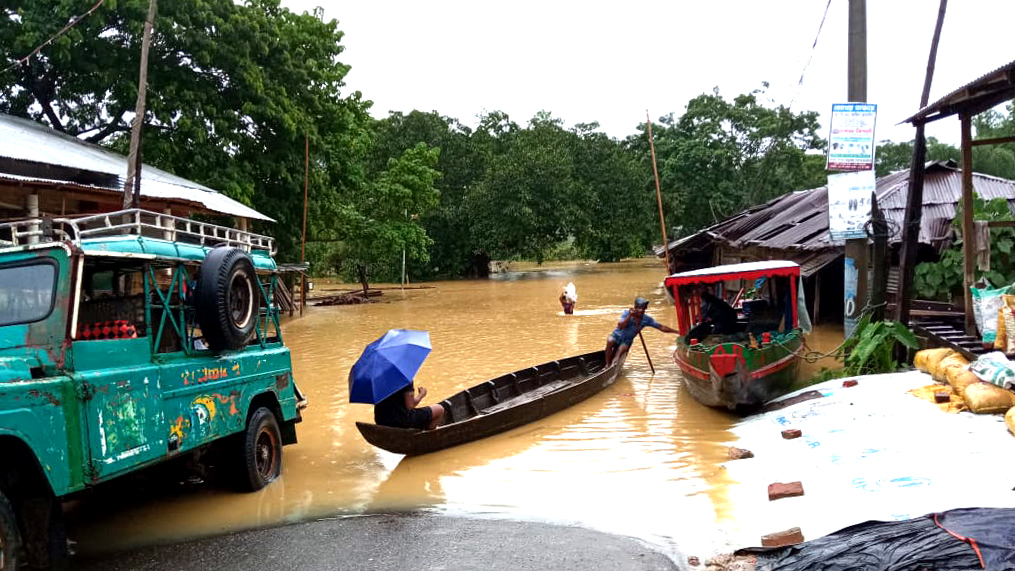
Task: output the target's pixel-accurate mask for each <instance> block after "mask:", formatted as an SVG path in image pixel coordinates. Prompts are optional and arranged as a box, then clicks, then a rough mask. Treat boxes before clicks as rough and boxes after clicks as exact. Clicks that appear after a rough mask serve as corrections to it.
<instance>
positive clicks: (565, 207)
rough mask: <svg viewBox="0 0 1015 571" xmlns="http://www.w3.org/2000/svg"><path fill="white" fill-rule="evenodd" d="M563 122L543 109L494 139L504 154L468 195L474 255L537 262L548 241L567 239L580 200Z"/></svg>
mask: <svg viewBox="0 0 1015 571" xmlns="http://www.w3.org/2000/svg"><path fill="white" fill-rule="evenodd" d="M562 123H563V122H562V121H561V120H560V119H556V118H554V117H553V116H551V115H550V114H549V113H547V112H545V111H543V112H540V113H537V114H536V116H535V117H533V118H532V120H531V121H530V122H529V125H528V127H527V128H526V129H521V130H517V131H510V132H509V133H505V132H500V133H499V135H500V136H499V137H496V139H495V141H496V142H498V143H502V144H503V145H504V152H503V153H501V154H494V155H493V156H491V157H490V162H489V166H488V168H487V171H486V174H485V176H484V177H483V180H482V181H481V182H480V184H479V185H478V186H477V187H476V189H475V192H473V193H471V194H470V195H469V197H468V200H469V202H468V206H469V208H470V209H471V210H472V211H473V212H474V213H475V217H474V218H473V219H472V226H471V231H472V235H473V236H474V237H475V240H476V244H477V245H478V252H479V253H482V254H486V255H488V256H490V257H491V258H501V259H504V258H510V257H515V256H521V257H525V258H529V259H535V260H536V261H537V262H540V263H541V262H542V261H543V259H544V257H545V255H546V253H547V251H548V250H549V249H550V248H551V247H552V246H553V245H555V244H557V243H558V242H561V241H563V240H565V239H567V238H568V236H569V234H570V229H571V224H572V223H573V220H574V217H575V212H576V211H577V210H578V209H579V208H580V207H581V203H580V202H579V201H578V199H577V198H578V197H577V193H576V188H575V183H574V172H573V169H574V163H573V157H572V151H573V146H572V145H571V144H570V140H569V139H570V136H569V133H568V132H567V131H565V130H564V129H563V127H562ZM498 124H499V123H498ZM481 128H482V126H481ZM484 131H486V132H487V133H490V132H491V131H487V130H486V129H484Z"/></svg>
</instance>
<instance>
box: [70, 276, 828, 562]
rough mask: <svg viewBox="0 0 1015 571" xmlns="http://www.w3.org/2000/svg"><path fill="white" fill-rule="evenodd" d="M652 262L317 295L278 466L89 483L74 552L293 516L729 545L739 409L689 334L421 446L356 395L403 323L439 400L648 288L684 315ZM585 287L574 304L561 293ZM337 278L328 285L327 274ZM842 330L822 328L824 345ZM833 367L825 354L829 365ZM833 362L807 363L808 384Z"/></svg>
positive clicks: (608, 314)
mask: <svg viewBox="0 0 1015 571" xmlns="http://www.w3.org/2000/svg"><path fill="white" fill-rule="evenodd" d="M662 277H663V272H662V267H661V266H660V264H659V263H658V262H657V261H655V260H651V259H648V260H633V261H627V262H623V263H619V264H585V263H566V264H557V265H555V266H552V267H549V266H542V267H538V266H534V265H531V264H529V265H524V264H513V265H512V271H510V272H507V273H505V274H501V275H498V277H497V278H495V279H489V280H481V281H452V282H439V283H434V284H429V285H433V286H435V287H434V288H432V289H421V290H406V291H404V292H401V291H397V290H395V291H390V290H389V291H385V293H384V296H383V300H384V302H382V303H376V304H366V305H354V306H340V307H310V308H308V312H307V314H306V315H305V316H304V317H303V318H301V319H294V320H291V321H288V322H287V323H286V324H285V326H284V335H285V339H286V342H287V344H288V345H289V346H290V347H291V350H292V355H293V367H294V371H295V375H296V379H297V382H298V383H299V386H300V389H301V390H302V391H303V392H304V393H306V395H307V396H308V398H309V400H310V408H309V409H307V410H306V411H305V413H304V421H303V423H302V424H300V425H299V426H298V434H299V440H300V442H299V444H296V445H294V446H289V447H286V448H285V451H284V471H283V475H282V478H281V479H280V480H279V481H277V482H276V483H274V484H272V485H270V486H268V487H267V488H266V489H264V490H262V491H260V492H258V493H254V494H235V493H232V492H229V491H227V490H224V489H220V488H219V487H216V486H210V485H204V484H200V483H197V484H186V483H179V484H173V485H164V484H152V485H151V486H149V487H143V486H142V487H141V488H137V487H130V488H125V489H124V491H123V492H122V493H119V492H118V491H114V492H110V488H112V489H114V490H115V489H116V484H115V483H114V484H112V486H107V488H106V489H105V490H104V491H103V492H102V493H98V494H90V495H85V496H84V497H83V498H81V499H80V500H78V501H76V502H74V503H73V504H71V505H70V508H69V510H68V517H69V522H70V535H71V537H72V539H73V540H74V541H75V542H76V543H75V551H76V552H78V553H81V554H84V555H95V554H100V553H106V552H110V551H118V550H123V549H129V548H133V547H139V546H143V545H149V544H154V543H169V542H175V541H181V540H185V539H191V538H196V537H205V536H211V535H217V534H222V533H227V532H231V531H237V530H242V529H250V528H258V527H265V526H271V525H277V524H280V523H286V522H294V521H302V520H308V519H315V518H322V517H332V516H351V515H358V514H364V513H376V512H391V511H401V510H425V511H430V512H435V513H449V514H455V515H470V516H475V517H493V518H508V519H520V520H532V521H541V522H551V523H562V524H569V525H581V526H586V527H591V528H594V529H599V530H603V531H607V532H614V533H620V534H623V535H628V536H634V537H638V538H641V539H643V540H646V541H649V542H650V543H653V544H656V545H658V546H660V547H661V548H663V549H664V550H667V551H670V552H671V553H674V554H675V553H677V552H678V551H683V552H685V553H686V552H690V551H698V552H707V551H710V550H714V549H721V548H722V547H723V545H724V541H725V539H724V538H725V537H726V532H725V530H727V529H729V528H730V527H731V526H732V527H735V523H734V522H733V519H734V509H733V507H734V506H732V505H731V504H730V500H729V494H728V493H727V492H728V489H729V486H730V484H731V482H730V481H729V479H728V478H727V477H726V476H725V473H724V470H723V469H722V468H721V466H720V463H721V462H723V461H725V460H726V459H727V448H726V447H727V445H728V444H729V443H730V442H732V441H734V440H735V437H734V436H733V435H732V434H731V433H730V432H729V428H730V426H731V424H732V423H733V421H734V420H735V418H734V417H733V416H732V415H729V414H727V413H725V412H722V411H717V410H714V409H709V408H705V407H703V406H701V405H699V404H698V403H697V402H695V401H694V400H693V399H692V398H691V397H690V395H689V394H688V393H687V391H686V390H685V389H683V387H682V386H681V380H680V375H679V371H678V370H677V368H676V367H675V365H674V364H673V361H672V357H671V355H672V352H673V350H674V348H675V337H674V336H673V335H666V334H663V333H660V332H659V331H656V330H654V329H647V330H646V331H645V335H644V338H645V341H646V342H647V343H648V348H649V351H650V354H651V357H652V360H653V363H654V365H655V368H656V373H655V375H653V374H652V373H651V371H650V369H649V365H648V362H647V361H646V358H645V355H644V352H643V351H642V349H641V347H640V344H638V343H636V344H635V346H634V347H633V350H632V355H631V357H630V358H629V359H628V360H627V363H626V365H625V367H624V373H623V375H622V376H621V378H620V379H619V380H618V381H617V383H616V384H615V385H613V386H611V387H609V388H607V389H606V390H604V391H603V392H602V393H600V394H598V395H596V396H594V397H593V398H591V399H589V400H587V401H585V402H583V403H580V404H578V405H576V406H574V407H572V408H570V409H567V410H565V411H562V412H560V413H558V414H555V415H553V416H550V417H548V418H546V419H543V420H541V421H538V422H536V423H533V424H530V425H527V426H523V427H520V428H517V429H515V430H512V431H509V432H506V433H504V434H500V435H497V436H494V437H491V438H487V439H484V440H480V441H477V442H473V443H469V444H466V445H463V446H459V447H456V448H451V449H447V450H443V451H440V452H436V453H433V454H429V455H425V456H421V457H414V458H409V457H402V456H400V455H396V454H390V453H388V452H385V451H382V450H379V449H377V448H374V447H372V446H370V445H369V444H367V443H366V442H365V441H364V440H363V439H362V437H361V436H360V434H359V432H358V431H357V430H356V427H355V424H354V423H355V422H356V421H358V420H362V421H372V409H371V407H370V406H367V405H360V404H349V402H348V386H347V380H346V379H347V377H346V376H347V374H348V371H349V369H350V367H351V366H352V364H353V363H354V362H355V360H356V358H357V357H358V356H359V354H360V352H361V351H362V349H363V347H364V346H365V345H366V344H367V343H369V342H371V341H373V340H374V339H376V338H377V337H379V336H381V335H382V334H383V333H384V332H385V331H387V330H388V329H391V328H407V329H423V330H427V331H430V334H431V340H432V343H433V348H434V349H433V352H432V353H431V354H430V357H429V358H428V359H427V361H426V363H425V364H424V365H423V368H422V369H421V370H420V373H419V375H418V377H417V384H418V385H422V386H426V387H427V389H428V390H429V396H428V397H427V399H426V400H425V401H424V403H425V404H432V403H435V402H437V401H438V400H440V399H442V398H444V397H446V396H448V395H450V394H453V393H455V392H458V391H460V390H462V389H464V388H467V387H469V386H472V385H474V384H477V383H479V382H481V381H483V380H486V379H488V378H492V377H494V376H497V375H500V374H502V373H505V372H510V371H513V370H516V369H520V368H523V367H526V366H529V365H534V364H537V363H541V362H545V361H550V360H553V359H558V358H561V357H564V356H568V355H574V354H577V353H582V352H587V351H594V350H597V349H601V348H602V347H603V345H604V343H605V339H606V336H607V334H609V332H610V331H611V330H612V328H613V326H614V324H615V323H616V320H617V318H618V316H619V314H620V312H621V311H622V310H623V309H624V308H626V307H629V306H630V304H631V302H632V300H633V298H634V297H635V296H636V295H641V296H644V297H646V298H648V299H650V300H651V305H650V309H649V314H650V315H652V316H653V317H655V318H656V319H658V320H660V321H661V322H663V323H665V324H668V325H671V326H674V327H675V312H674V310H673V307H672V306H671V305H669V304H668V303H667V301H666V298H665V295H664V293H663V291H662V288H661V280H662ZM569 281H573V282H574V283H575V285H576V286H577V292H578V305H577V311H576V312H575V314H574V315H570V316H565V315H564V314H563V313H562V311H561V307H560V304H559V303H558V301H557V298H558V296H559V295H560V292H561V289H562V288H563V286H564V285H565V284H566V283H567V282H569ZM322 285H323V284H322ZM839 340H841V329H838V330H837V329H835V328H827V329H825V328H819V329H818V330H817V331H815V332H814V334H812V336H811V338H810V339H809V341H810V345H811V346H812V347H813V348H817V349H830V348H831V347H834V346H835V345H836V344H837V343H838V341H839ZM826 364H829V363H826ZM819 366H820V365H807V366H805V367H804V372H802V374H801V378H802V379H805V378H809V377H810V374H811V373H813V372H816V371H817V370H818V368H819Z"/></svg>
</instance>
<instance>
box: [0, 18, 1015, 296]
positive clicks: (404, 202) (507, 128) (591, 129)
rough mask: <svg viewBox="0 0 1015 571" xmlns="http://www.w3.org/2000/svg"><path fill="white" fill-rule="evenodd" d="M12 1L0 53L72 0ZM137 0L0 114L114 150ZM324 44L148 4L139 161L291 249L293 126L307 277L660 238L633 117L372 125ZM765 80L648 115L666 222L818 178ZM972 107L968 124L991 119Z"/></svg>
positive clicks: (79, 39) (493, 115)
mask: <svg viewBox="0 0 1015 571" xmlns="http://www.w3.org/2000/svg"><path fill="white" fill-rule="evenodd" d="M16 4H17V6H18V7H17V8H7V9H6V10H5V12H4V17H0V45H3V46H4V50H3V51H4V58H5V59H4V61H7V62H9V61H12V58H14V57H19V56H20V55H23V54H25V53H28V52H29V51H30V50H31V49H33V48H34V47H35V46H36V45H38V44H40V43H41V42H42V41H44V40H45V39H46V38H48V37H50V36H51V35H52V34H53V33H54V32H56V31H57V30H59V29H60V28H61V27H63V26H64V25H65V24H66V22H67V18H68V16H69V15H72V14H79V13H81V11H82V4H81V2H80V1H79V0H33V1H32V2H20V3H16ZM147 7H148V1H147V0H107V1H106V2H105V3H104V4H103V5H102V6H101V7H100V8H99V9H98V10H97V11H96V12H95V13H94V14H92V15H91V16H89V17H88V18H86V19H84V20H82V21H81V22H80V23H78V24H77V25H76V26H74V27H73V28H72V29H71V30H70V32H68V33H67V34H66V35H65V36H62V37H61V38H60V39H59V40H57V41H56V42H54V43H53V44H51V45H50V46H47V47H46V48H45V49H43V50H42V52H41V53H40V54H39V55H38V56H36V57H33V58H32V60H31V62H30V63H29V64H27V65H23V66H19V67H18V68H16V69H15V70H13V71H11V72H8V73H6V74H3V75H2V76H0V112H5V113H11V114H14V115H18V116H24V117H29V118H31V119H34V120H37V121H40V122H44V123H47V124H49V125H51V126H52V127H54V128H56V129H58V130H61V131H64V132H66V133H68V134H70V135H73V136H76V137H80V138H82V139H86V140H89V141H92V142H97V143H99V144H102V145H105V146H107V147H110V148H113V149H115V150H118V151H121V152H124V151H126V146H127V144H128V131H129V125H128V123H127V120H128V119H129V118H130V117H131V115H132V114H133V110H134V104H135V99H136V96H137V71H138V68H139V53H140V49H139V48H140V41H141V40H140V38H141V31H142V28H143V22H144V18H145V14H146V12H147ZM12 14H16V16H17V17H12ZM342 40H343V33H342V32H341V31H340V30H339V29H338V23H337V21H336V20H331V21H324V20H323V19H322V18H321V17H320V12H315V13H314V14H296V13H293V12H291V11H289V10H288V9H286V8H284V7H282V6H281V3H280V0H244V1H242V2H236V1H234V0H175V1H173V2H163V3H161V4H160V6H159V13H158V17H157V21H156V26H155V35H154V41H153V43H152V48H151V57H150V63H149V78H148V83H149V90H148V101H147V113H146V116H145V125H146V127H145V130H144V139H143V147H142V154H143V157H144V159H145V161H146V162H147V163H149V164H152V165H154V166H157V167H159V168H162V169H165V170H167V171H170V172H172V173H174V174H177V175H179V176H182V177H185V178H188V179H191V180H194V181H196V182H199V183H202V184H204V185H207V186H209V187H211V188H214V189H217V190H220V191H222V192H224V193H226V194H228V195H229V196H231V197H233V198H235V199H237V200H239V201H241V202H244V203H246V204H248V205H250V206H253V207H254V208H256V209H258V210H259V211H261V212H264V213H266V214H268V215H270V216H272V217H273V218H275V220H276V223H275V224H274V225H270V226H269V225H259V226H260V227H255V228H254V230H255V231H263V232H265V233H270V234H272V235H274V236H276V238H277V239H278V243H279V250H280V254H279V258H280V259H282V260H284V261H290V260H296V259H299V258H300V240H299V239H300V233H301V228H302V223H303V204H302V200H300V199H301V198H302V196H301V195H302V189H303V187H304V180H303V178H304V148H305V144H306V143H305V141H306V139H309V148H310V154H311V159H310V160H311V162H310V183H309V189H310V190H309V213H308V228H307V234H308V247H307V259H308V260H309V261H311V263H312V268H313V271H314V272H315V273H323V272H331V271H334V272H338V273H340V274H343V275H346V276H354V277H356V279H359V280H360V281H361V282H364V283H365V282H366V281H367V279H368V278H369V279H391V280H397V278H398V274H399V273H400V269H401V258H402V251H403V249H404V251H405V252H406V258H407V265H408V270H409V273H410V275H411V276H412V277H413V279H414V280H418V279H428V278H436V277H456V276H484V275H485V274H486V272H487V265H488V263H489V261H490V260H491V259H492V258H504V259H517V258H528V259H534V260H537V261H541V260H544V259H548V258H557V257H560V256H573V257H580V258H585V259H597V260H601V261H616V260H619V259H621V258H624V257H628V256H634V255H641V254H643V253H644V252H646V251H647V250H648V248H649V247H650V246H651V245H652V244H653V243H659V241H660V237H659V234H658V228H659V220H658V218H657V216H658V211H657V209H656V198H655V188H654V184H653V178H652V166H651V163H650V158H649V148H648V140H647V137H646V136H645V133H644V132H643V133H642V134H641V135H639V136H635V137H631V138H629V139H627V140H625V141H619V140H616V139H614V138H611V137H609V136H607V135H605V134H603V133H602V132H599V131H598V125H597V124H596V123H580V124H577V125H575V126H573V127H572V128H570V129H567V128H565V127H564V122H563V121H562V120H561V119H559V118H556V117H553V116H552V115H551V114H550V113H548V112H540V113H537V114H536V115H535V116H534V117H533V118H532V119H531V120H530V121H529V122H528V123H527V124H525V125H524V126H522V125H519V124H517V123H515V122H514V121H512V120H511V118H510V117H509V116H508V115H507V114H505V113H503V112H500V111H493V112H490V113H486V114H485V115H483V116H482V117H480V120H479V124H478V126H477V127H476V128H475V129H470V128H469V127H466V126H463V125H462V124H461V123H459V121H458V120H457V119H454V118H450V117H446V116H442V115H440V114H439V113H438V112H436V111H431V112H428V113H426V112H420V111H412V112H409V113H407V114H403V113H391V114H390V115H389V116H388V117H387V118H386V119H383V120H380V121H375V120H373V119H371V118H370V116H369V115H368V114H367V111H368V109H369V107H370V103H369V102H368V101H364V100H363V99H362V96H361V95H360V94H359V93H358V92H354V93H343V91H342V89H343V86H344V84H343V82H344V80H345V76H346V74H347V73H348V71H349V67H348V66H346V65H344V64H342V63H341V62H340V59H339V58H340V57H341V56H342V52H343V50H344V47H343V45H342ZM763 93H764V92H763V91H762V90H758V91H755V92H754V93H751V94H746V95H740V96H738V97H736V98H734V99H733V100H732V101H727V100H726V99H724V98H723V97H721V96H720V95H719V94H718V92H717V91H716V92H713V93H712V94H705V95H701V96H699V97H696V98H694V99H693V100H692V101H690V102H689V103H688V105H687V110H686V112H685V113H684V115H683V116H681V117H680V118H679V119H677V118H674V116H673V115H669V116H667V117H664V118H663V119H662V122H661V124H660V125H658V126H655V125H654V126H653V128H654V129H655V130H656V133H655V134H656V137H657V139H656V147H657V152H658V160H659V171H660V176H661V178H662V181H661V183H662V191H663V197H664V210H665V213H666V219H667V221H668V222H669V223H670V225H671V226H677V227H679V228H680V229H681V231H682V232H690V231H693V230H696V229H698V228H701V227H702V226H705V225H707V224H710V223H712V222H714V221H715V220H717V219H721V218H723V217H725V216H728V215H731V214H733V213H735V212H737V211H739V210H741V209H743V208H745V207H748V206H751V205H754V204H758V203H760V202H764V201H767V200H770V199H772V198H774V197H776V196H778V195H780V194H782V193H784V192H787V191H790V190H797V189H803V188H813V187H817V186H821V185H822V184H824V177H825V173H824V158H823V156H822V155H821V154H820V153H819V152H818V151H820V150H821V149H823V147H824V142H823V141H822V140H821V139H820V137H818V135H817V130H818V125H817V114H816V113H811V112H806V113H793V112H792V111H790V110H789V109H786V108H785V107H781V106H774V105H773V104H771V102H764V103H763V102H761V101H760V100H759V97H761V96H762V95H763ZM988 119H989V120H985V122H984V127H983V128H984V129H988V128H990V129H1005V128H1007V125H1008V123H1007V121H1008V120H1007V119H1004V118H999V117H994V116H989V117H988ZM645 127H646V126H644V125H643V126H642V129H644V128H645ZM305 138H306V139H305ZM406 213H408V214H409V215H410V216H409V218H406ZM413 214H415V215H417V217H415V218H414V217H412V216H411V215H413ZM671 237H672V238H675V237H676V236H671Z"/></svg>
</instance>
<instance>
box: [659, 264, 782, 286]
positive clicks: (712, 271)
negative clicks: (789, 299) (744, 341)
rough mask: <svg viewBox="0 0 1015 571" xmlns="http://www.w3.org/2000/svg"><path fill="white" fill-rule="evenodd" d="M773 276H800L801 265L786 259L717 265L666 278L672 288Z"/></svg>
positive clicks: (667, 284) (667, 283)
mask: <svg viewBox="0 0 1015 571" xmlns="http://www.w3.org/2000/svg"><path fill="white" fill-rule="evenodd" d="M772 276H790V277H799V276H800V266H799V265H798V264H797V263H796V262H788V261H784V260H770V261H765V262H746V263H743V264H728V265H725V266H715V267H712V268H703V269H700V270H691V271H689V272H680V273H679V274H673V275H672V276H669V277H667V278H666V287H667V288H670V287H673V286H681V285H686V284H707V283H715V282H723V281H728V280H752V279H758V278H764V277H772Z"/></svg>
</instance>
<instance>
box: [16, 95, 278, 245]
mask: <svg viewBox="0 0 1015 571" xmlns="http://www.w3.org/2000/svg"><path fill="white" fill-rule="evenodd" d="M126 173H127V157H125V156H123V155H119V154H117V153H114V152H112V151H110V150H108V149H105V148H103V147H100V146H98V145H94V144H91V143H87V142H85V141H82V140H80V139H78V138H76V137H72V136H70V135H67V134H64V133H60V132H59V131H56V130H54V129H50V128H49V127H46V126H45V125H42V124H40V123H36V122H35V121H31V120H28V119H22V118H20V117H14V116H11V115H4V114H0V217H3V218H5V219H10V218H23V217H25V216H37V215H43V216H74V215H79V214H100V213H107V212H113V211H117V210H120V209H121V208H122V204H123V184H124V177H125V176H126ZM141 199H142V201H143V204H144V207H145V208H146V209H148V210H160V211H162V212H164V213H166V214H170V213H171V214H173V215H176V216H183V217H187V216H190V215H192V214H211V215H218V216H223V215H225V216H231V217H234V218H235V219H236V224H237V226H238V227H239V229H240V230H246V227H247V221H248V220H264V221H269V222H273V221H274V220H272V219H271V218H270V217H268V216H265V215H264V214H261V213H260V212H258V211H256V210H254V209H253V208H250V207H248V206H246V205H244V204H241V203H239V202H237V201H235V200H233V199H232V198H229V197H228V196H226V195H224V194H221V193H219V192H216V191H215V190H212V189H210V188H208V187H206V186H202V185H200V184H198V183H196V182H193V181H189V180H187V179H184V178H181V177H178V176H175V175H172V174H169V173H167V172H165V171H163V170H159V169H157V168H155V167H152V166H149V165H143V166H142V168H141Z"/></svg>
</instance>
